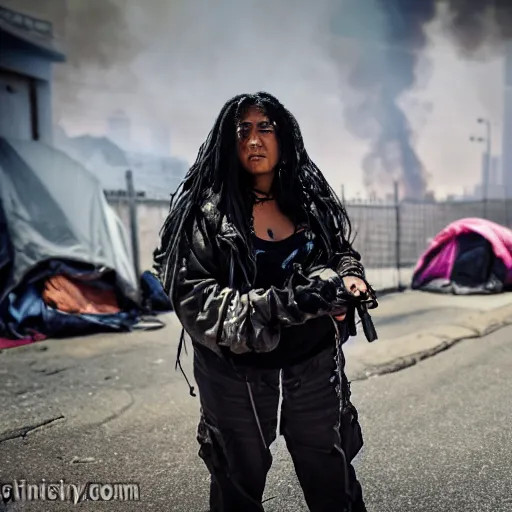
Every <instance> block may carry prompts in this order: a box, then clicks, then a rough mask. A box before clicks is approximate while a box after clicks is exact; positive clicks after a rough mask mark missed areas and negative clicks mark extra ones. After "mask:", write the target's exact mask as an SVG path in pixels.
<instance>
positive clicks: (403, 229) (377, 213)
mask: <svg viewBox="0 0 512 512" xmlns="http://www.w3.org/2000/svg"><path fill="white" fill-rule="evenodd" d="M346 208H347V212H348V214H349V217H350V219H351V222H352V226H353V232H354V235H355V240H354V246H355V248H356V249H357V250H358V251H359V252H360V253H361V255H362V258H363V260H364V264H365V266H366V267H367V268H368V269H369V272H370V274H371V276H372V277H373V279H374V281H376V282H377V287H380V288H388V287H389V288H395V287H400V286H407V285H408V284H409V283H410V278H411V276H412V270H413V267H414V266H415V265H416V262H417V261H418V259H419V257H420V256H421V255H422V254H423V252H424V251H425V250H426V249H427V247H428V246H429V244H430V242H431V240H432V239H433V238H434V237H435V236H436V235H437V234H438V233H439V232H440V231H441V230H442V229H443V228H445V227H446V226H447V225H448V224H450V223H451V222H454V221H456V220H459V219H463V218H468V217H479V218H485V219H488V220H490V221H493V222H496V223H498V224H501V225H503V226H507V227H510V225H511V221H512V217H511V213H512V209H511V208H512V200H508V201H506V200H487V201H460V202H458V201H457V202H455V201H447V202H430V203H419V202H414V203H413V202H399V203H398V202H397V203H368V202H366V203H362V202H351V201H348V202H346Z"/></svg>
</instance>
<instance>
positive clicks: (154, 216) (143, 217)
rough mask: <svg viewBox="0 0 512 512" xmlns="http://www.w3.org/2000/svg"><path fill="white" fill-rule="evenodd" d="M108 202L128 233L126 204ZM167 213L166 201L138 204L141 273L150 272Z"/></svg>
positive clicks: (119, 200)
mask: <svg viewBox="0 0 512 512" xmlns="http://www.w3.org/2000/svg"><path fill="white" fill-rule="evenodd" d="M108 201H109V203H110V204H111V206H112V207H113V208H114V210H115V211H116V212H117V214H118V215H119V217H120V218H121V220H122V221H123V224H124V225H125V226H126V228H127V230H128V232H130V220H129V209H128V203H127V202H126V201H124V200H122V199H114V198H109V199H108ZM168 211H169V202H166V201H144V202H142V201H141V202H139V203H138V206H137V220H138V225H139V232H138V237H139V246H140V267H141V271H142V272H143V271H144V270H151V268H152V266H153V251H154V250H155V248H156V247H157V246H158V243H159V240H160V236H159V232H160V228H161V227H162V225H163V223H164V221H165V218H166V217H167V212H168Z"/></svg>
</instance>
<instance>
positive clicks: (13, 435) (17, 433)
mask: <svg viewBox="0 0 512 512" xmlns="http://www.w3.org/2000/svg"><path fill="white" fill-rule="evenodd" d="M62 419H64V416H63V415H62V414H61V415H60V416H56V417H55V418H50V419H48V420H45V421H42V422H40V423H36V424H34V425H26V426H24V427H21V428H17V429H14V430H8V431H7V432H3V433H0V443H3V442H4V441H9V440H11V439H17V438H18V437H21V438H22V439H25V437H26V436H27V434H28V433H29V432H34V431H35V430H38V429H40V428H42V427H46V426H47V425H51V424H52V423H55V422H56V421H59V420H62Z"/></svg>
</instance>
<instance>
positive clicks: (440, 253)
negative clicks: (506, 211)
mask: <svg viewBox="0 0 512 512" xmlns="http://www.w3.org/2000/svg"><path fill="white" fill-rule="evenodd" d="M412 288H413V289H415V290H425V291H432V292H442V293H453V294H456V295H466V294H482V293H485V294H489V293H500V292H503V291H506V290H509V289H511V288H512V231H511V230H510V229H508V228H506V227H504V226H501V225H499V224H496V223H494V222H491V221H488V220H485V219H478V218H467V219H460V220H457V221H455V222H452V223H451V224H449V225H448V226H446V227H445V228H444V229H443V230H442V231H441V232H440V233H438V234H437V236H436V237H435V238H434V240H433V241H432V243H431V244H430V246H429V248H428V249H427V250H426V251H425V253H424V254H423V255H422V256H421V258H420V259H419V261H418V263H417V265H416V268H415V269H414V274H413V278H412Z"/></svg>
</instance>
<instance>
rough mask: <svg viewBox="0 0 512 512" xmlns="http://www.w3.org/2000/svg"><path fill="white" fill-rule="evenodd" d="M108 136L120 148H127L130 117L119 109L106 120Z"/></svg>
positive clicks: (129, 135) (129, 136) (129, 140)
mask: <svg viewBox="0 0 512 512" xmlns="http://www.w3.org/2000/svg"><path fill="white" fill-rule="evenodd" d="M107 124H108V134H107V136H108V138H109V139H110V140H111V141H112V142H113V143H114V144H117V145H118V146H119V147H120V148H121V149H124V150H128V149H129V148H130V142H131V122H130V118H129V117H128V116H127V115H126V114H125V113H124V112H123V111H121V110H116V111H115V112H114V113H113V114H112V115H111V116H110V117H109V118H108V120H107Z"/></svg>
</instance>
